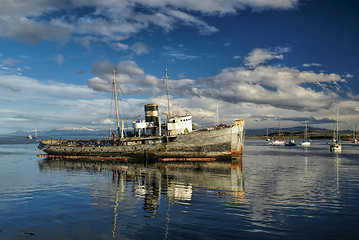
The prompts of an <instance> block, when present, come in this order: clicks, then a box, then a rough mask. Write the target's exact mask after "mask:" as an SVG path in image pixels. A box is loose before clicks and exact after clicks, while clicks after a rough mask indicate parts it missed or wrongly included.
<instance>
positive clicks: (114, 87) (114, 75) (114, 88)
mask: <svg viewBox="0 0 359 240" xmlns="http://www.w3.org/2000/svg"><path fill="white" fill-rule="evenodd" d="M113 91H114V94H115V96H114V97H115V107H116V120H117V136H120V118H119V116H118V100H117V87H116V68H115V67H114V68H113Z"/></svg>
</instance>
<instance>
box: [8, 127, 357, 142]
mask: <svg viewBox="0 0 359 240" xmlns="http://www.w3.org/2000/svg"><path fill="white" fill-rule="evenodd" d="M245 131H246V132H245V135H246V136H247V137H265V136H266V135H267V128H261V129H246V130H245ZM281 132H282V133H283V135H284V136H285V137H301V136H302V135H303V132H304V127H303V126H301V127H291V128H282V129H281ZM308 133H309V135H310V137H311V138H316V137H318V138H322V137H324V138H327V137H332V136H333V130H328V129H324V128H313V127H308ZM341 133H342V134H341V135H342V136H344V135H350V134H352V132H350V131H342V132H341ZM110 134H111V133H110V130H109V129H99V128H98V129H94V128H88V127H81V128H57V129H52V130H42V131H37V136H38V137H39V139H44V138H51V137H52V138H104V137H110ZM28 135H32V136H34V135H35V130H32V131H17V132H14V133H12V134H10V136H25V137H26V136H28ZM268 135H269V137H275V136H277V135H278V128H268Z"/></svg>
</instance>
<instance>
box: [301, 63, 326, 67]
mask: <svg viewBox="0 0 359 240" xmlns="http://www.w3.org/2000/svg"><path fill="white" fill-rule="evenodd" d="M322 66H323V65H322V64H320V63H304V64H303V67H322Z"/></svg>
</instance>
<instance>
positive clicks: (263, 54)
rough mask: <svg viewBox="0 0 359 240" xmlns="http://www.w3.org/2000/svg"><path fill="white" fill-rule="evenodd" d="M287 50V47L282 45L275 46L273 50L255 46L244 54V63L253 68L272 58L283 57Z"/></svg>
mask: <svg viewBox="0 0 359 240" xmlns="http://www.w3.org/2000/svg"><path fill="white" fill-rule="evenodd" d="M289 51H290V49H289V48H283V47H277V48H275V50H274V51H270V50H268V49H263V48H256V49H254V50H253V51H251V52H250V53H249V54H248V55H247V56H246V58H245V65H246V66H248V67H252V68H253V67H256V66H259V65H261V64H263V63H265V62H267V61H269V60H272V59H283V57H284V56H283V53H287V52H289Z"/></svg>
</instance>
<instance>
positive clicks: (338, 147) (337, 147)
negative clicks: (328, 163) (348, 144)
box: [330, 109, 342, 152]
mask: <svg viewBox="0 0 359 240" xmlns="http://www.w3.org/2000/svg"><path fill="white" fill-rule="evenodd" d="M333 133H334V136H333V141H332V143H331V144H330V151H331V152H335V151H341V150H342V145H341V144H340V142H339V119H338V109H337V129H336V131H335V130H334V131H333Z"/></svg>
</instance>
